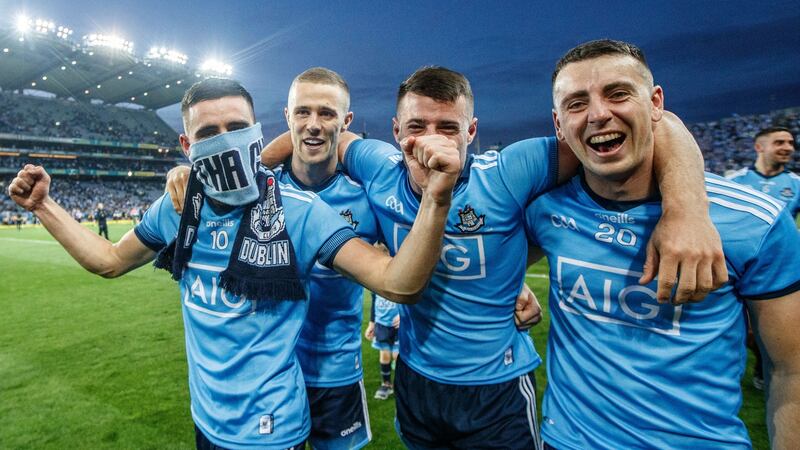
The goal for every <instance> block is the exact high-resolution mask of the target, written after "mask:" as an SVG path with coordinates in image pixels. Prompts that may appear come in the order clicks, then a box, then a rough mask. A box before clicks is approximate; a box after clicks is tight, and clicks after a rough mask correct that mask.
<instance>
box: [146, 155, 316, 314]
mask: <svg viewBox="0 0 800 450" xmlns="http://www.w3.org/2000/svg"><path fill="white" fill-rule="evenodd" d="M256 185H257V186H258V199H257V200H256V201H255V202H253V203H250V204H248V205H245V207H244V214H243V216H242V220H241V223H240V225H239V232H238V233H237V234H236V240H235V241H234V244H233V249H232V251H231V255H230V259H229V260H228V266H227V268H226V269H225V270H224V271H223V272H222V274H221V275H220V286H221V287H222V288H223V289H225V290H227V291H228V292H230V293H231V294H234V295H237V296H243V297H245V298H247V299H249V300H253V301H264V300H301V299H305V298H306V294H305V290H304V289H303V284H302V282H301V281H300V278H299V276H298V275H297V263H296V261H297V260H296V258H295V252H294V247H293V246H292V242H291V239H290V238H289V233H288V232H287V230H286V222H285V214H284V211H283V205H282V202H281V194H280V188H279V187H278V181H277V179H276V178H275V175H274V174H273V173H272V171H270V170H268V169H266V168H263V167H262V168H260V169H259V170H258V172H257V173H256ZM205 197H206V196H205V193H204V192H203V185H202V183H201V182H200V180H199V179H198V169H197V167H193V168H192V172H191V174H190V176H189V185H188V186H187V189H186V198H185V199H184V205H185V206H184V210H183V214H182V215H181V221H180V225H179V228H178V236H177V238H176V239H175V240H173V241H172V242H171V243H170V244H169V245H168V246H167V247H165V248H164V249H162V250H161V251H160V252H159V253H158V255H157V257H156V261H155V263H154V265H155V267H156V268H159V269H164V270H168V271H169V272H171V273H172V278H173V279H174V280H180V279H181V277H182V276H183V269H184V267H185V266H186V264H187V263H188V262H189V261H190V260H191V259H192V246H193V245H194V243H195V242H196V241H197V229H198V225H199V223H200V216H201V210H202V208H203V205H204V204H205V200H206V199H205Z"/></svg>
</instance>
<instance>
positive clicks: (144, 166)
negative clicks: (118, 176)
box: [0, 156, 175, 174]
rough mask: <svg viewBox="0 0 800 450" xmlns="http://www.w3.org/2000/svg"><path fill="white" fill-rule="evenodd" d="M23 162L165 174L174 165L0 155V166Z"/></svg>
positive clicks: (50, 166) (167, 162) (169, 162)
mask: <svg viewBox="0 0 800 450" xmlns="http://www.w3.org/2000/svg"><path fill="white" fill-rule="evenodd" d="M25 164H34V165H37V166H44V167H46V168H47V169H87V170H111V171H118V172H128V171H148V172H156V173H159V174H165V173H167V171H168V170H169V169H171V168H173V167H175V161H174V160H141V159H138V160H137V159H109V158H75V159H62V158H35V157H28V156H26V157H19V156H0V168H8V169H16V170H19V168H21V167H23V166H24V165H25Z"/></svg>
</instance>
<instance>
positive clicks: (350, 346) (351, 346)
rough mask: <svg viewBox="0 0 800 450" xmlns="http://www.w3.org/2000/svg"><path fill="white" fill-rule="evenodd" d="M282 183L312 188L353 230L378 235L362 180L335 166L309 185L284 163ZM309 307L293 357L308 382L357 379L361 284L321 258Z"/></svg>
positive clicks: (328, 383)
mask: <svg viewBox="0 0 800 450" xmlns="http://www.w3.org/2000/svg"><path fill="white" fill-rule="evenodd" d="M275 176H276V177H278V179H279V180H280V181H281V182H282V183H286V184H291V185H292V186H294V187H296V188H298V189H303V190H313V191H314V192H315V193H316V194H317V195H319V196H320V198H322V199H323V200H325V203H327V204H328V205H330V206H331V208H333V209H334V211H337V212H338V213H339V215H340V216H341V217H342V218H344V219H345V220H346V221H347V223H349V224H350V226H351V227H352V228H353V229H354V230H355V232H356V234H358V236H359V237H361V238H362V239H364V240H365V241H367V242H369V243H370V244H372V243H373V242H375V241H376V240H378V222H377V219H375V215H374V214H373V213H372V209H371V208H370V206H369V202H368V201H367V194H366V192H364V189H363V188H362V187H361V185H360V184H358V183H356V182H355V181H353V180H352V179H350V178H349V177H348V176H346V175H345V174H344V173H342V172H339V171H337V173H336V174H335V175H333V176H332V177H331V178H330V179H329V180H328V181H327V182H325V183H323V184H322V185H321V186H317V187H316V188H314V189H312V188H309V187H308V186H305V185H303V183H302V182H300V181H299V180H297V179H296V178H295V177H294V176H293V175H292V173H291V167H290V166H289V165H288V164H287V165H285V166H281V167H280V168H279V169H277V170H276V171H275ZM310 292H311V298H310V302H309V312H308V316H307V317H306V321H305V323H304V324H303V329H302V331H301V332H300V338H299V339H298V341H297V347H296V349H295V351H296V352H297V358H298V359H299V360H300V366H301V367H302V369H303V376H304V377H305V380H306V384H307V385H308V386H313V387H338V386H347V385H350V384H353V383H355V382H357V381H358V380H360V379H361V377H362V368H361V318H362V314H363V311H364V293H363V292H364V288H362V287H361V285H359V284H358V283H355V282H353V281H351V280H349V279H348V278H345V277H344V276H342V275H340V274H339V273H338V272H336V271H334V270H331V269H329V268H327V267H325V266H323V265H321V264H319V263H317V264H315V265H314V269H313V270H312V271H311V291H310Z"/></svg>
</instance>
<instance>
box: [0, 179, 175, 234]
mask: <svg viewBox="0 0 800 450" xmlns="http://www.w3.org/2000/svg"><path fill="white" fill-rule="evenodd" d="M12 179H13V177H12V176H7V177H5V178H4V179H2V180H0V188H2V190H3V193H4V194H3V195H2V196H0V222H2V223H6V224H10V223H12V219H13V217H14V216H15V215H17V214H19V215H21V216H22V217H23V218H24V220H25V222H26V223H31V221H32V220H33V217H32V216H31V215H29V214H27V213H26V212H25V211H23V210H22V209H20V208H19V207H18V206H17V205H16V204H15V203H14V202H13V201H12V200H11V198H10V197H9V196H8V195H7V194H5V192H6V190H7V189H8V185H9V183H10V182H11V180H12ZM163 193H164V179H163V178H160V177H158V178H156V179H154V180H152V181H143V180H131V179H124V180H109V179H76V178H72V177H70V178H66V177H53V178H52V184H51V187H50V195H51V196H52V198H53V199H54V200H55V201H56V202H58V203H59V204H60V205H61V206H62V207H63V208H64V209H65V210H67V211H68V212H69V213H70V214H72V216H73V217H75V218H76V219H79V220H80V221H85V220H93V219H94V211H95V209H96V208H97V204H98V203H102V204H103V206H104V207H105V209H106V211H108V215H109V216H110V217H112V218H114V219H128V218H131V216H132V214H137V213H138V214H139V217H141V214H143V213H144V211H145V210H146V209H147V208H148V207H149V206H150V204H151V203H152V202H153V201H155V200H156V199H158V197H160V196H161V194H163Z"/></svg>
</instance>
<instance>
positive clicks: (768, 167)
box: [756, 158, 784, 177]
mask: <svg viewBox="0 0 800 450" xmlns="http://www.w3.org/2000/svg"><path fill="white" fill-rule="evenodd" d="M783 168H784V165H783V164H778V163H775V164H770V163H767V162H766V161H764V159H763V158H758V159H756V171H758V173H760V174H761V175H764V176H765V177H772V176H775V175H777V174H779V173H781V172H783Z"/></svg>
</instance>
